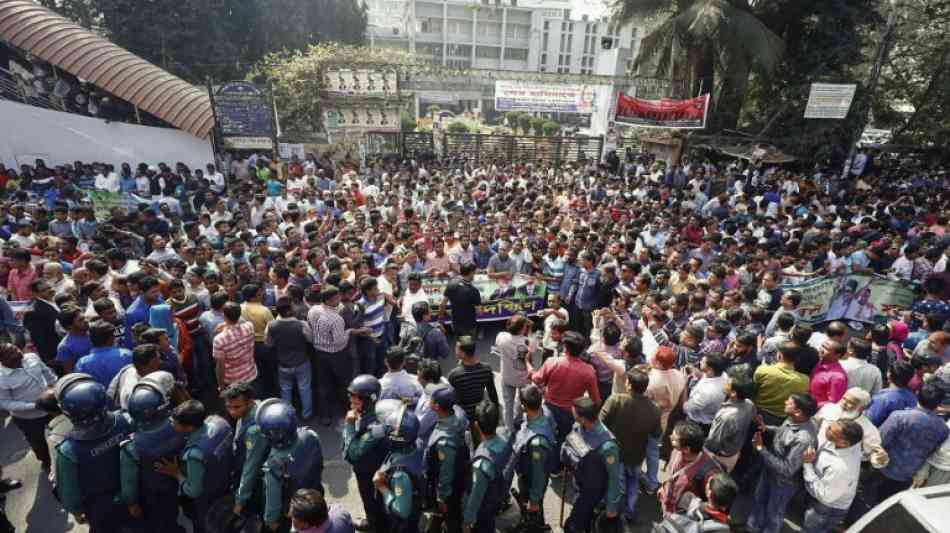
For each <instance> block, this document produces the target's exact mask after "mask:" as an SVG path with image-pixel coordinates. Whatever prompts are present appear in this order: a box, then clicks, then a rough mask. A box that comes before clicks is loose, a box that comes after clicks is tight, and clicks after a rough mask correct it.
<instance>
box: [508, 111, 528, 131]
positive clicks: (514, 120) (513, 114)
mask: <svg viewBox="0 0 950 533" xmlns="http://www.w3.org/2000/svg"><path fill="white" fill-rule="evenodd" d="M523 114H524V113H523V112H521V111H509V112H507V113H505V120H506V121H507V122H508V127H509V128H511V129H514V128H517V127H518V119H519V118H521V115H523Z"/></svg>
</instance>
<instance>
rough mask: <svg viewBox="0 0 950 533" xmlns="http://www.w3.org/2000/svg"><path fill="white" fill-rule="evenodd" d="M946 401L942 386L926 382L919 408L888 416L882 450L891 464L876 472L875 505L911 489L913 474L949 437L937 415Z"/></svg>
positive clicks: (882, 435)
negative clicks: (944, 400)
mask: <svg viewBox="0 0 950 533" xmlns="http://www.w3.org/2000/svg"><path fill="white" fill-rule="evenodd" d="M943 399H944V392H943V390H942V389H941V388H940V386H939V385H937V384H936V383H933V382H930V383H924V385H923V387H921V388H920V396H919V399H918V401H919V404H918V405H917V407H916V408H913V409H904V410H900V411H895V412H893V413H892V414H891V416H889V417H887V420H886V421H885V422H884V425H882V426H881V447H882V448H884V451H886V452H887V455H888V457H889V458H890V461H889V462H888V464H887V466H885V467H884V468H882V469H880V470H877V471H875V472H874V474H875V475H874V485H875V486H876V488H877V497H876V498H875V501H874V502H873V503H879V502H881V501H883V500H885V499H887V498H889V497H891V496H893V495H894V494H897V493H898V492H900V491H902V490H905V489H908V488H910V485H911V481H912V480H913V476H914V473H916V472H917V470H918V469H919V468H920V467H921V466H922V465H923V464H924V462H925V461H927V458H929V457H930V455H931V454H932V453H933V452H934V451H935V450H936V449H937V448H939V447H940V445H941V444H943V441H945V440H947V437H948V436H950V429H948V428H947V424H946V422H944V421H943V419H942V418H940V417H939V416H937V413H936V409H937V407H938V406H940V404H941V402H943Z"/></svg>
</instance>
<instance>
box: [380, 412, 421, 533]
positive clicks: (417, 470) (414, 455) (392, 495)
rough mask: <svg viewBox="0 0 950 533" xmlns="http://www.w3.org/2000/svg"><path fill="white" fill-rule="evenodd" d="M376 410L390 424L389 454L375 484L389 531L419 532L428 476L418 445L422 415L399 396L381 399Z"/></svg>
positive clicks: (388, 429)
mask: <svg viewBox="0 0 950 533" xmlns="http://www.w3.org/2000/svg"><path fill="white" fill-rule="evenodd" d="M376 413H377V416H378V417H379V418H380V419H381V420H382V421H383V422H384V423H385V425H386V431H387V433H388V441H389V455H387V456H386V460H385V461H384V462H383V465H382V466H381V467H380V469H379V471H378V472H376V475H375V476H374V477H373V484H374V485H375V486H376V490H377V491H379V493H380V495H381V496H382V500H383V510H384V512H385V513H386V522H387V524H388V526H389V531H390V532H391V533H418V531H419V515H420V514H421V510H422V495H423V491H422V488H423V486H424V478H425V469H424V468H423V467H422V450H420V449H419V448H418V446H416V442H417V439H418V438H419V419H418V418H416V415H415V413H414V412H413V411H412V410H411V409H409V407H408V406H407V405H406V404H404V403H403V402H401V401H399V400H382V401H380V402H379V404H377V409H376Z"/></svg>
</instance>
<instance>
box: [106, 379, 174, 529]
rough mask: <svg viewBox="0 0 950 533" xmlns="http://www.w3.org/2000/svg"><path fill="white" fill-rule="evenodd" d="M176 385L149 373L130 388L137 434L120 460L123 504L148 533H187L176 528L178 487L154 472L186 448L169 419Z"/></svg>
mask: <svg viewBox="0 0 950 533" xmlns="http://www.w3.org/2000/svg"><path fill="white" fill-rule="evenodd" d="M174 384H175V377H174V376H172V375H171V374H170V373H168V372H164V371H158V372H153V373H151V374H149V375H148V376H146V377H144V378H142V380H141V381H139V382H138V383H137V384H136V385H135V386H134V387H133V388H132V392H131V393H130V394H129V399H128V408H129V415H130V416H131V417H132V421H133V422H134V424H135V432H134V433H132V437H131V438H130V439H129V440H127V441H125V442H123V443H122V450H121V452H120V454H119V467H120V471H121V473H122V501H123V502H124V503H125V504H126V505H127V506H128V508H129V514H131V515H132V517H133V518H135V519H138V520H140V521H141V524H142V527H143V529H144V530H145V531H147V532H149V533H165V532H169V533H174V532H181V533H183V532H184V531H185V530H184V529H183V528H182V527H181V526H179V525H178V481H177V480H175V479H174V478H171V477H169V476H165V475H162V474H159V473H158V472H157V471H156V470H155V466H154V465H155V463H156V462H157V461H159V460H162V459H174V458H175V457H177V456H178V454H180V453H181V451H182V449H183V448H184V446H185V437H184V436H183V435H182V434H181V433H177V432H176V431H175V430H174V428H172V422H171V420H170V419H169V418H168V415H169V414H170V413H171V410H172V403H171V400H170V398H169V396H170V392H171V387H173V386H174Z"/></svg>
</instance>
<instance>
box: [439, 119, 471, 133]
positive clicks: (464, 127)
mask: <svg viewBox="0 0 950 533" xmlns="http://www.w3.org/2000/svg"><path fill="white" fill-rule="evenodd" d="M445 129H446V130H447V131H448V132H449V133H471V132H472V130H471V129H469V127H468V124H466V123H465V122H462V121H461V120H456V121H454V122H449V125H448V126H446V127H445Z"/></svg>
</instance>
